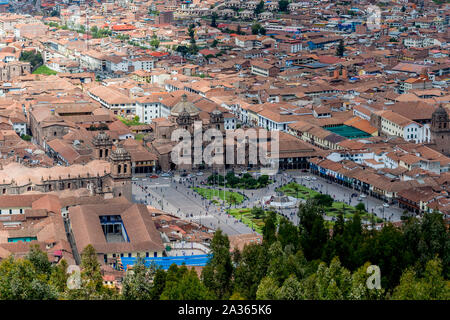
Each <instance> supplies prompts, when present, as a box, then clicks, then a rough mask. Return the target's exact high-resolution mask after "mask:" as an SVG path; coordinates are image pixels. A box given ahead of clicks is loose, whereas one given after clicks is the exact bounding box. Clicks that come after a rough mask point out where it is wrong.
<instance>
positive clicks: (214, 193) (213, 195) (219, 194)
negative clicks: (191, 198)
mask: <svg viewBox="0 0 450 320" xmlns="http://www.w3.org/2000/svg"><path fill="white" fill-rule="evenodd" d="M192 189H193V190H194V191H195V192H197V193H198V194H200V195H201V196H203V197H204V198H206V199H209V200H216V201H217V200H223V199H224V195H223V190H220V189H208V188H199V187H194V188H192ZM233 198H234V201H233ZM225 201H226V202H227V203H230V204H241V203H242V202H243V201H244V196H243V195H242V194H240V193H237V192H233V191H225Z"/></svg>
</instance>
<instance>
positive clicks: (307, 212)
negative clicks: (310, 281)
mask: <svg viewBox="0 0 450 320" xmlns="http://www.w3.org/2000/svg"><path fill="white" fill-rule="evenodd" d="M298 216H299V218H300V224H299V227H300V244H301V247H302V249H303V252H304V254H305V257H306V259H307V260H314V259H320V258H321V256H322V251H323V249H324V247H325V244H326V243H327V241H328V230H327V229H326V228H325V224H324V220H323V217H322V215H321V214H320V213H319V209H318V207H317V206H315V205H314V202H313V201H311V200H309V201H307V202H306V203H304V204H300V206H299V211H298Z"/></svg>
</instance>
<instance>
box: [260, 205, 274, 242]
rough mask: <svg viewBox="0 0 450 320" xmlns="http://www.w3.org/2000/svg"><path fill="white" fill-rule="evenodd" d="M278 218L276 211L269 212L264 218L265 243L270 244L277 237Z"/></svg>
mask: <svg viewBox="0 0 450 320" xmlns="http://www.w3.org/2000/svg"><path fill="white" fill-rule="evenodd" d="M276 223H277V219H276V213H275V212H274V211H270V212H269V214H268V215H267V216H266V218H265V219H264V227H263V230H262V231H263V241H264V244H266V245H268V246H270V245H272V243H274V242H275V241H276V239H277V237H276V229H277V225H276Z"/></svg>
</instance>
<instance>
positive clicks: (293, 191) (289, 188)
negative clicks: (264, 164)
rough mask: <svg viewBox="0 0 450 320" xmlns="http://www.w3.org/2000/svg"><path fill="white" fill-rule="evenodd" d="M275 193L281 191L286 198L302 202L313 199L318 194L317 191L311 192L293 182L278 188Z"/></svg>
mask: <svg viewBox="0 0 450 320" xmlns="http://www.w3.org/2000/svg"><path fill="white" fill-rule="evenodd" d="M277 191H281V192H283V193H284V194H285V195H287V196H291V197H295V198H299V199H304V200H307V199H308V198H313V197H314V196H315V195H318V194H320V193H319V192H317V191H314V190H311V189H309V188H307V187H305V186H302V185H301V184H298V183H295V182H291V183H288V184H286V185H284V186H282V187H281V188H278V189H277Z"/></svg>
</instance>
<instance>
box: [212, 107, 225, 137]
mask: <svg viewBox="0 0 450 320" xmlns="http://www.w3.org/2000/svg"><path fill="white" fill-rule="evenodd" d="M209 122H210V124H211V128H214V129H217V130H220V131H222V132H223V127H224V119H223V113H222V112H221V111H220V110H219V109H217V108H216V109H214V110H213V111H212V112H211V115H210V120H209Z"/></svg>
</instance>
